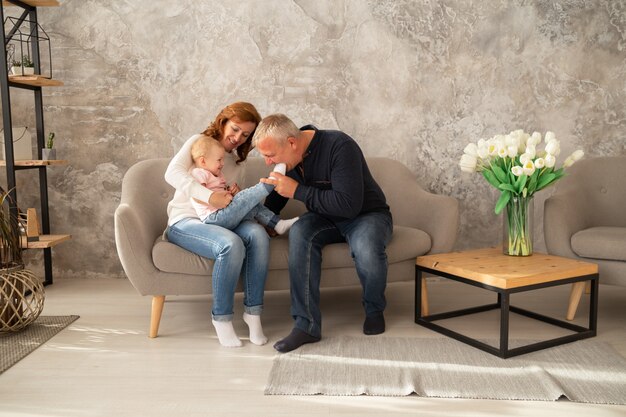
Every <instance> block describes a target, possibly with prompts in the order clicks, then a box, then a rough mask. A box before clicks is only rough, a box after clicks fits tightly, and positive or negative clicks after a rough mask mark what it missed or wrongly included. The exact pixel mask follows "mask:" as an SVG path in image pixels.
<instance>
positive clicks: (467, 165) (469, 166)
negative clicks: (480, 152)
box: [459, 153, 478, 172]
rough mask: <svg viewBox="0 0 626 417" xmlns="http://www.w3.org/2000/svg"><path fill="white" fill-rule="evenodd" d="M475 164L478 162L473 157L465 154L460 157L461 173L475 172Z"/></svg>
mask: <svg viewBox="0 0 626 417" xmlns="http://www.w3.org/2000/svg"><path fill="white" fill-rule="evenodd" d="M477 162H478V160H477V158H476V157H475V156H474V155H470V154H467V153H466V154H463V156H462V157H461V162H459V166H460V167H461V171H463V172H475V171H476V163H477Z"/></svg>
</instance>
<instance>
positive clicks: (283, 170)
mask: <svg viewBox="0 0 626 417" xmlns="http://www.w3.org/2000/svg"><path fill="white" fill-rule="evenodd" d="M272 172H280V173H281V174H283V175H285V173H286V172H287V165H285V164H282V163H281V164H276V165H274V169H273V170H272ZM272 172H270V175H269V176H270V178H275V177H272Z"/></svg>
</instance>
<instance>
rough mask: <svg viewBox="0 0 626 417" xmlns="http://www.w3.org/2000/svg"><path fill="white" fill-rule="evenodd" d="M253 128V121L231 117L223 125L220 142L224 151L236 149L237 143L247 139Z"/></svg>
mask: <svg viewBox="0 0 626 417" xmlns="http://www.w3.org/2000/svg"><path fill="white" fill-rule="evenodd" d="M255 128H256V123H254V122H241V121H239V120H238V119H235V118H232V119H230V120H229V121H227V122H226V124H225V125H224V134H223V136H222V140H221V141H220V142H221V143H222V145H223V146H224V149H225V150H226V152H232V151H233V150H234V149H237V147H238V146H239V145H241V144H242V143H244V142H245V141H246V140H248V138H249V137H250V135H251V134H252V132H253V131H254V129H255Z"/></svg>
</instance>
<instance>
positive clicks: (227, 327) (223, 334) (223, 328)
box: [212, 320, 242, 347]
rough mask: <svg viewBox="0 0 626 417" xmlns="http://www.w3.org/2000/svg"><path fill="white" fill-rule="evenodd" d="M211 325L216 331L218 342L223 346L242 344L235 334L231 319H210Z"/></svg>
mask: <svg viewBox="0 0 626 417" xmlns="http://www.w3.org/2000/svg"><path fill="white" fill-rule="evenodd" d="M212 322H213V327H215V332H216V333H217V338H218V339H219V341H220V344H221V345H222V346H224V347H239V346H241V345H242V343H241V340H239V338H238V337H237V335H236V334H235V329H234V327H233V322H232V321H215V320H212Z"/></svg>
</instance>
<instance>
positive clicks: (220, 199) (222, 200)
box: [209, 190, 233, 209]
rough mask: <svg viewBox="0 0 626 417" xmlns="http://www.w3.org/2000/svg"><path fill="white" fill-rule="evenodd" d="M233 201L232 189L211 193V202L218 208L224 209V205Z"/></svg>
mask: <svg viewBox="0 0 626 417" xmlns="http://www.w3.org/2000/svg"><path fill="white" fill-rule="evenodd" d="M231 201H233V195H232V194H231V193H230V191H226V190H224V191H213V194H211V197H209V204H211V205H212V206H213V207H215V208H217V209H223V208H224V207H226V206H227V205H229V204H230V202H231Z"/></svg>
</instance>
